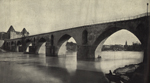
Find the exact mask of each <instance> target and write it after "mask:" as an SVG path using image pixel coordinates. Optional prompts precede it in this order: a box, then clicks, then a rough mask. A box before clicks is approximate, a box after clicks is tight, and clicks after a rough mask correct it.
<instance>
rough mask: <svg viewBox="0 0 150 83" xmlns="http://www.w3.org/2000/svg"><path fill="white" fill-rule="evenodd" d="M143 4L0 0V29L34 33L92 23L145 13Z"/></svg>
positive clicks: (135, 0)
mask: <svg viewBox="0 0 150 83" xmlns="http://www.w3.org/2000/svg"><path fill="white" fill-rule="evenodd" d="M147 3H150V0H0V11H1V12H0V32H6V31H7V30H8V28H9V27H10V26H11V25H12V26H13V27H14V28H15V30H16V31H22V29H23V28H26V29H27V31H29V33H30V35H34V34H40V33H46V32H52V31H57V30H62V29H68V28H73V27H78V26H84V25H90V24H96V23H100V22H102V21H104V20H111V19H117V18H123V17H130V16H134V15H138V14H142V13H146V11H147V5H146V4H147ZM149 9H150V8H149ZM149 11H150V10H149Z"/></svg>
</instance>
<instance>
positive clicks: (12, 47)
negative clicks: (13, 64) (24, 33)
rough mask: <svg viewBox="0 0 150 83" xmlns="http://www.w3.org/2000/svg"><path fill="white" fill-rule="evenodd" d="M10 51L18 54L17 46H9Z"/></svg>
mask: <svg viewBox="0 0 150 83" xmlns="http://www.w3.org/2000/svg"><path fill="white" fill-rule="evenodd" d="M11 51H12V52H18V51H19V50H18V46H16V45H14V46H11Z"/></svg>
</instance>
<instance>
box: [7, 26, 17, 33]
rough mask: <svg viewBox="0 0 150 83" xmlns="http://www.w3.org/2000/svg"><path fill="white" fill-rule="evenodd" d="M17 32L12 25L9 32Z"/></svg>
mask: <svg viewBox="0 0 150 83" xmlns="http://www.w3.org/2000/svg"><path fill="white" fill-rule="evenodd" d="M10 31H15V29H14V27H13V26H12V25H11V26H10V28H9V29H8V31H7V32H10Z"/></svg>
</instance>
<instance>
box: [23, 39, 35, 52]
mask: <svg viewBox="0 0 150 83" xmlns="http://www.w3.org/2000/svg"><path fill="white" fill-rule="evenodd" d="M32 42H33V41H32V40H31V39H26V40H25V52H27V48H28V47H29V45H30V44H32ZM28 49H29V48H28Z"/></svg>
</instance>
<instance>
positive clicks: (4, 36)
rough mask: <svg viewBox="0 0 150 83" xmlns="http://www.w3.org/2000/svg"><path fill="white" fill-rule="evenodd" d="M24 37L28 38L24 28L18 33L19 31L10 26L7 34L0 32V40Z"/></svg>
mask: <svg viewBox="0 0 150 83" xmlns="http://www.w3.org/2000/svg"><path fill="white" fill-rule="evenodd" d="M25 36H29V32H28V31H27V30H26V29H25V28H23V30H22V31H21V32H19V31H15V29H14V28H13V26H10V28H9V29H8V31H7V32H0V40H4V39H14V38H20V37H25Z"/></svg>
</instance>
